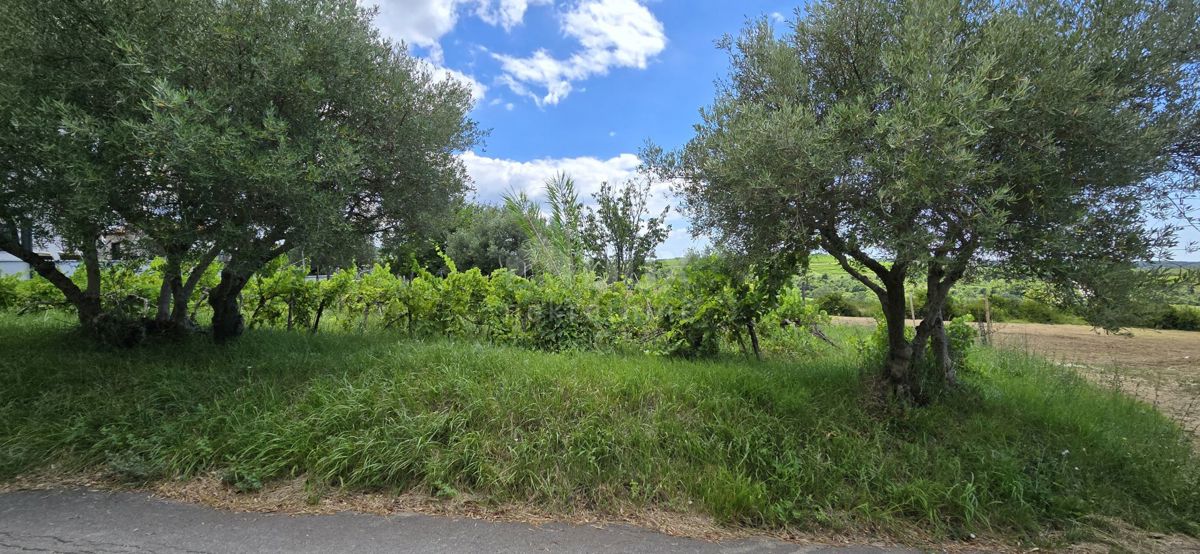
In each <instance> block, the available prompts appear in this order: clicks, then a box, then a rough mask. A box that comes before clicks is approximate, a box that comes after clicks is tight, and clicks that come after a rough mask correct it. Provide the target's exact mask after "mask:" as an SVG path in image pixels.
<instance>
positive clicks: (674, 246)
mask: <svg viewBox="0 0 1200 554" xmlns="http://www.w3.org/2000/svg"><path fill="white" fill-rule="evenodd" d="M460 158H461V159H462V161H463V164H464V165H466V168H467V173H468V174H469V175H470V176H471V178H472V180H474V182H475V193H476V200H478V201H479V202H483V203H485V204H499V203H501V202H502V196H503V195H504V193H506V192H509V191H518V192H524V193H525V194H527V195H528V196H529V197H531V198H533V199H535V200H538V201H543V200H545V196H546V188H545V184H546V181H548V180H550V179H553V178H554V177H555V176H556V175H558V174H559V173H560V172H565V173H566V174H567V175H570V176H571V178H572V179H574V181H575V189H576V190H577V191H579V198H580V200H582V201H583V203H584V204H585V205H589V206H590V205H593V204H594V201H593V199H592V194H594V193H595V192H597V191H599V190H600V183H603V182H605V181H607V182H609V183H614V184H615V183H623V182H624V181H625V180H626V179H629V178H632V177H635V176H636V175H637V169H638V166H640V165H641V160H639V159H638V157H637V155H635V154H628V153H626V154H620V155H617V156H614V157H612V158H608V159H600V158H595V157H591V156H581V157H576V158H543V159H538V160H531V161H527V162H519V161H515V160H506V159H502V158H491V157H487V156H481V155H479V154H476V153H475V152H466V153H464V154H462V155H461V156H460ZM667 205H671V206H676V205H678V203H677V202H676V201H675V199H674V197H673V196H672V194H671V189H670V185H669V184H667V183H655V184H654V186H653V187H652V189H651V193H650V213H651V214H653V215H658V213H659V212H661V211H662V209H663V208H664V207H666V206H667ZM667 222H668V223H670V224H671V227H672V231H671V235H670V237H669V238H668V239H667V242H666V243H664V244H663V245H662V246H661V247H659V248H658V256H659V257H660V258H671V257H676V256H682V255H684V254H685V253H687V250H688V249H689V248H693V247H697V246H698V245H699V244H700V243H697V242H696V241H694V240H692V238H691V237H690V234H689V232H688V230H687V228H688V225H687V220H686V219H684V217H683V216H682V215H681V214H680V213H679V212H678V211H676V210H674V209H672V210H671V212H670V213H669V214H668V216H667Z"/></svg>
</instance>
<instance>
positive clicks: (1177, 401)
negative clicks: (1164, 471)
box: [833, 317, 1200, 447]
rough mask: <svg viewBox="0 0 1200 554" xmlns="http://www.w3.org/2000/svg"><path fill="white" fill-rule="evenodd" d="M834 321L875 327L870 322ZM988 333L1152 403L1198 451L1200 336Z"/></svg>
mask: <svg viewBox="0 0 1200 554" xmlns="http://www.w3.org/2000/svg"><path fill="white" fill-rule="evenodd" d="M833 319H834V323H836V324H842V325H875V320H873V319H870V318H863V317H835V318H833ZM909 323H910V324H911V325H915V324H916V322H915V321H912V320H909ZM993 329H994V333H995V342H996V344H998V345H1000V346H1003V347H1006V348H1015V349H1018V350H1025V351H1029V352H1034V353H1036V354H1039V355H1041V356H1044V357H1046V358H1049V359H1050V360H1053V361H1055V362H1057V363H1060V364H1063V365H1067V366H1071V367H1075V368H1077V369H1079V371H1080V373H1082V374H1083V375H1084V376H1086V377H1088V378H1089V379H1091V380H1093V381H1096V382H1098V383H1101V384H1104V385H1109V386H1116V387H1120V388H1121V389H1122V390H1124V391H1126V392H1128V393H1129V394H1132V395H1134V396H1136V397H1138V398H1140V399H1142V400H1144V401H1146V402H1149V403H1151V404H1153V405H1155V406H1156V407H1158V408H1159V409H1160V410H1162V411H1163V413H1165V414H1167V415H1168V416H1170V417H1172V418H1173V419H1175V420H1176V421H1178V422H1179V423H1180V424H1181V425H1182V426H1183V427H1184V428H1185V429H1188V430H1189V431H1191V432H1192V436H1193V437H1194V438H1195V440H1196V443H1197V446H1198V447H1200V333H1198V332H1189V331H1158V330H1154V329H1131V330H1130V331H1129V333H1128V334H1120V335H1114V334H1108V333H1105V332H1103V331H1097V330H1095V329H1093V328H1091V327H1089V326H1086V325H1044V324H1039V323H996V324H993Z"/></svg>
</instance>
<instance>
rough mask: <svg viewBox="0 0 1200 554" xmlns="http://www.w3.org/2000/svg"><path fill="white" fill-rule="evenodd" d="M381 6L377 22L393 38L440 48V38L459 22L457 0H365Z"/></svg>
mask: <svg viewBox="0 0 1200 554" xmlns="http://www.w3.org/2000/svg"><path fill="white" fill-rule="evenodd" d="M362 2H363V4H364V5H367V6H375V7H377V8H379V15H377V16H376V17H375V25H376V26H377V27H379V30H380V32H382V33H383V34H384V35H385V36H387V37H389V38H391V39H393V40H398V41H399V40H402V41H404V42H406V43H408V44H413V45H416V46H421V47H424V48H435V49H437V48H438V40H440V39H441V38H442V35H445V34H446V33H449V32H450V30H451V29H453V28H454V25H455V24H456V23H458V10H457V9H456V8H457V5H456V4H458V2H457V1H456V0H362Z"/></svg>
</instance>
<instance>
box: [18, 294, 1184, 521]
mask: <svg viewBox="0 0 1200 554" xmlns="http://www.w3.org/2000/svg"><path fill="white" fill-rule="evenodd" d="M0 352H3V353H4V354H3V356H2V357H0V391H3V396H0V480H4V479H9V478H13V477H15V476H17V475H20V474H24V473H28V472H35V471H38V470H42V469H45V468H47V466H48V465H49V464H51V463H56V464H59V465H58V467H60V468H62V467H65V468H66V470H68V471H94V470H97V469H100V470H103V471H108V472H110V473H112V474H114V475H119V476H123V477H125V478H128V479H134V480H147V479H155V478H166V477H192V476H198V475H203V474H208V473H210V472H219V473H221V474H222V475H225V476H227V477H228V482H230V483H231V484H233V485H234V486H237V487H240V488H245V489H254V488H257V487H258V485H259V483H261V482H269V481H270V480H272V479H282V478H287V477H300V476H303V477H306V478H307V479H308V480H309V481H310V482H312V483H316V484H320V485H322V486H341V487H347V488H352V489H362V490H375V491H396V492H400V491H408V490H414V489H415V490H418V491H426V492H428V493H430V494H439V495H454V494H459V493H470V494H472V495H473V497H475V498H481V499H483V500H484V501H485V502H491V503H497V504H501V503H508V502H516V503H533V504H536V505H539V506H542V507H543V508H545V509H547V510H550V511H558V512H569V511H572V510H577V509H581V508H582V509H590V510H597V511H608V510H627V509H639V508H663V509H669V510H677V511H701V512H704V513H707V514H711V515H713V516H715V517H716V518H717V519H718V520H720V521H722V522H725V523H729V524H736V525H750V526H762V527H768V528H781V527H788V528H796V529H804V528H810V529H811V528H821V529H849V530H853V529H862V528H871V529H877V530H884V531H903V530H913V529H919V530H921V531H924V532H930V533H933V534H934V535H935V536H942V537H957V536H961V535H964V534H966V533H993V534H1001V535H1011V534H1017V535H1025V536H1032V535H1036V534H1038V533H1040V532H1042V531H1046V530H1051V529H1055V530H1062V529H1068V530H1069V529H1077V528H1079V526H1080V525H1081V522H1084V521H1087V520H1088V516H1090V515H1100V516H1111V517H1117V518H1120V519H1122V520H1124V521H1126V522H1128V523H1131V524H1134V525H1137V526H1140V527H1143V528H1145V529H1150V530H1161V531H1182V532H1186V533H1190V534H1196V533H1198V532H1200V528H1198V526H1197V523H1196V522H1197V521H1200V461H1198V460H1197V458H1196V456H1195V454H1194V453H1193V452H1192V450H1191V448H1190V446H1189V444H1188V443H1187V441H1186V440H1185V438H1184V436H1183V435H1182V434H1181V432H1180V430H1179V429H1178V428H1177V427H1176V426H1175V425H1174V424H1172V423H1171V422H1169V421H1168V420H1167V419H1165V418H1164V417H1162V416H1161V415H1160V414H1158V413H1157V412H1155V411H1154V410H1152V409H1151V408H1149V407H1148V406H1146V405H1145V404H1142V403H1138V402H1135V401H1132V400H1130V399H1128V398H1126V397H1124V396H1122V395H1119V394H1116V393H1114V392H1111V391H1107V390H1102V389H1099V388H1096V387H1094V386H1091V385H1089V384H1087V383H1086V382H1084V381H1082V380H1081V379H1079V378H1078V377H1076V376H1074V374H1072V373H1068V372H1066V371H1064V370H1060V369H1058V368H1056V367H1054V366H1051V365H1049V364H1047V363H1045V362H1042V361H1040V360H1038V359H1035V358H1032V357H1029V356H1025V355H1019V354H1007V353H1001V352H996V351H989V350H981V351H979V352H976V353H974V354H973V355H972V356H973V357H972V360H971V362H972V367H973V368H974V370H973V371H972V372H971V373H970V374H969V375H968V377H967V379H968V382H969V387H968V388H967V390H966V391H965V392H963V393H961V394H960V395H958V396H956V397H954V398H950V399H948V400H946V401H945V402H943V403H941V404H938V405H936V406H934V407H929V408H922V409H908V410H906V409H903V408H901V407H898V406H891V405H887V404H886V403H880V402H878V401H876V400H875V398H876V397H875V396H874V395H873V394H872V393H871V392H870V391H869V385H868V384H867V383H868V380H865V379H864V378H863V377H862V373H861V372H860V371H859V369H858V366H859V365H861V364H860V363H859V362H858V361H857V360H856V359H855V357H854V356H853V355H852V354H847V353H830V354H828V355H825V356H822V357H817V358H816V359H813V360H811V361H808V362H805V363H804V364H803V365H797V364H794V363H753V364H752V363H748V362H745V361H742V360H738V359H730V360H724V361H717V362H684V361H674V360H669V359H663V358H655V357H645V356H622V355H601V354H588V353H568V354H546V353H539V352H532V351H528V350H522V349H517V348H504V347H496V346H489V345H480V344H471V343H465V342H449V341H418V340H411V339H398V338H396V337H395V336H389V335H384V334H366V335H347V334H322V335H317V336H309V335H305V334H300V333H295V334H288V333H283V332H273V331H256V332H252V333H250V334H248V335H247V336H246V337H244V338H243V340H240V341H238V342H237V343H236V344H234V345H232V346H229V347H225V348H215V347H213V346H212V345H211V344H209V343H207V342H205V341H204V340H203V339H197V340H195V341H193V342H189V343H185V344H182V345H161V346H151V347H147V348H143V349H138V350H131V351H108V350H103V349H99V348H98V347H94V346H91V345H90V344H88V343H86V342H82V341H81V340H80V339H78V338H77V337H76V336H75V335H73V334H72V333H71V331H70V330H69V326H68V324H67V323H66V322H65V321H64V320H59V319H55V318H53V317H46V318H40V319H39V318H18V317H16V316H11V315H3V314H0Z"/></svg>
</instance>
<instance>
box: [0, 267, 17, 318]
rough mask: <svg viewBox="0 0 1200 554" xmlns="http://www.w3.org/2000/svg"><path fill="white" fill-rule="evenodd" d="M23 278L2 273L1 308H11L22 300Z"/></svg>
mask: <svg viewBox="0 0 1200 554" xmlns="http://www.w3.org/2000/svg"><path fill="white" fill-rule="evenodd" d="M20 288H21V278H20V277H18V276H17V275H0V310H7V309H11V308H12V307H14V306H16V305H17V303H18V301H19V300H20V293H19V292H18V291H19V289H20Z"/></svg>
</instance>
